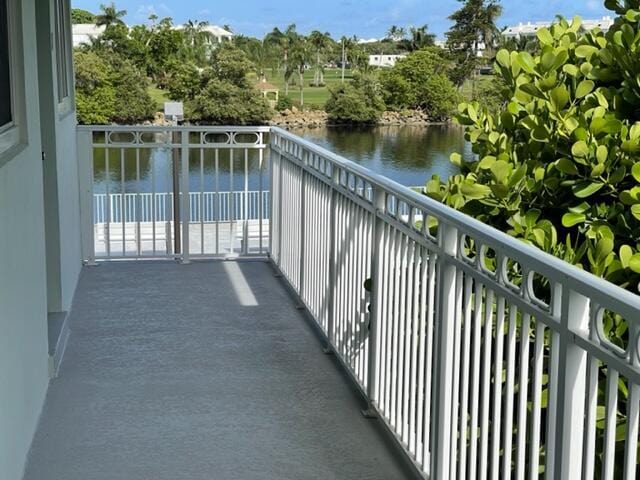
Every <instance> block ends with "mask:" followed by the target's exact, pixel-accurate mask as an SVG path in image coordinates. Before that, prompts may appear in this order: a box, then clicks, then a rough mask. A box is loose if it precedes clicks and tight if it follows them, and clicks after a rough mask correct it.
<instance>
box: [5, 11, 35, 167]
mask: <svg viewBox="0 0 640 480" xmlns="http://www.w3.org/2000/svg"><path fill="white" fill-rule="evenodd" d="M7 30H8V40H9V41H8V43H9V84H10V86H11V87H10V88H11V122H9V123H7V124H6V125H2V126H0V167H2V166H3V165H4V164H5V163H7V162H8V161H10V160H11V159H12V158H13V157H14V156H15V155H16V153H17V150H20V149H21V148H23V147H24V146H26V144H27V140H28V139H27V129H26V106H25V102H26V97H25V86H24V52H23V48H24V41H23V36H22V12H21V2H20V0H7Z"/></svg>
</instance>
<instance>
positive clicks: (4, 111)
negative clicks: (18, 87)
mask: <svg viewBox="0 0 640 480" xmlns="http://www.w3.org/2000/svg"><path fill="white" fill-rule="evenodd" d="M7 3H8V0H0V132H1V131H3V130H6V129H8V128H9V127H10V126H11V125H12V124H13V97H12V91H11V90H12V88H11V70H10V68H11V59H10V56H9V55H10V54H9V6H8V5H7Z"/></svg>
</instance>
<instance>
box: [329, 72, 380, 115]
mask: <svg viewBox="0 0 640 480" xmlns="http://www.w3.org/2000/svg"><path fill="white" fill-rule="evenodd" d="M324 109H325V111H326V112H327V115H328V118H329V121H331V122H333V123H361V124H365V123H375V122H377V121H378V119H379V118H380V116H381V115H382V112H384V109H385V105H384V102H383V100H382V98H381V97H380V95H379V94H378V93H377V92H375V91H374V89H373V88H372V87H371V86H366V85H362V84H360V83H354V82H351V83H346V84H343V85H340V86H338V87H337V88H334V89H332V90H331V96H330V97H329V99H328V100H327V103H326V104H325V107H324Z"/></svg>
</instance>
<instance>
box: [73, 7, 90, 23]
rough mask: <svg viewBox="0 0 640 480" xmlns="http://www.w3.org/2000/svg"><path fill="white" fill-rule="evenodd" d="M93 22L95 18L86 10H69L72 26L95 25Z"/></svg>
mask: <svg viewBox="0 0 640 480" xmlns="http://www.w3.org/2000/svg"><path fill="white" fill-rule="evenodd" d="M95 22H96V16H95V15H94V14H93V13H91V12H89V11H87V10H83V9H81V8H72V9H71V23H73V24H74V25H76V24H78V23H95Z"/></svg>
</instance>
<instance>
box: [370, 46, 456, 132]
mask: <svg viewBox="0 0 640 480" xmlns="http://www.w3.org/2000/svg"><path fill="white" fill-rule="evenodd" d="M450 71H451V62H449V61H448V60H447V59H446V58H445V57H444V55H443V52H442V51H441V50H440V49H438V48H425V49H422V50H418V51H416V52H414V53H412V54H410V55H408V56H407V57H406V58H404V59H402V60H399V61H398V62H397V63H396V65H395V66H394V67H393V68H390V69H388V70H384V71H382V72H381V74H380V82H381V85H382V91H383V96H384V100H385V102H386V104H387V107H388V108H390V109H393V110H402V109H422V110H424V111H426V112H427V113H428V114H429V116H430V117H431V119H432V120H434V121H443V120H447V119H448V118H449V117H450V116H451V114H452V113H454V111H455V109H456V107H457V104H458V102H459V100H460V97H459V94H458V91H457V89H456V88H455V85H454V84H453V83H452V82H451V81H450V80H449V78H448V76H447V74H448V73H449V72H450Z"/></svg>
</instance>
